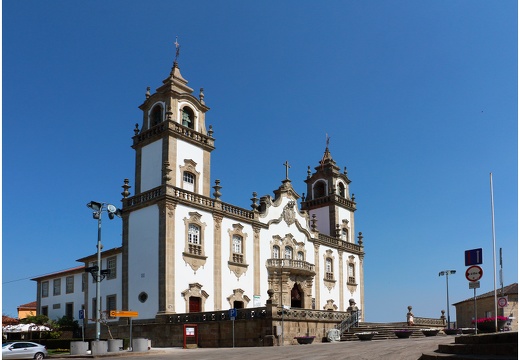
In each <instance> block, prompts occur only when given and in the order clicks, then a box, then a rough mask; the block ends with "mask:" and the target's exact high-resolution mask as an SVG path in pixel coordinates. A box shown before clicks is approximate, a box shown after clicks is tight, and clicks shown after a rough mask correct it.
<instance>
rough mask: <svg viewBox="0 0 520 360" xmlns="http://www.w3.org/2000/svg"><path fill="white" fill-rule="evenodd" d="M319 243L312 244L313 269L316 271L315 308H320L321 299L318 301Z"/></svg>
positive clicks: (319, 282) (319, 277) (319, 276)
mask: <svg viewBox="0 0 520 360" xmlns="http://www.w3.org/2000/svg"><path fill="white" fill-rule="evenodd" d="M319 250H320V245H319V244H314V270H315V271H316V275H315V276H314V279H316V281H315V282H314V284H315V286H316V309H321V301H320V287H321V273H320V256H319V254H320V251H319Z"/></svg>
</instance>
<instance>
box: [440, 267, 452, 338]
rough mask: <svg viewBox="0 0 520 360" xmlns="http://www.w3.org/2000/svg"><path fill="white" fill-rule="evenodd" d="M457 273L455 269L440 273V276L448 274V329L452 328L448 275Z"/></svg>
mask: <svg viewBox="0 0 520 360" xmlns="http://www.w3.org/2000/svg"><path fill="white" fill-rule="evenodd" d="M455 273H456V271H455V270H445V271H441V272H440V273H439V276H444V275H446V310H448V329H451V325H450V293H449V290H448V275H453V274H455Z"/></svg>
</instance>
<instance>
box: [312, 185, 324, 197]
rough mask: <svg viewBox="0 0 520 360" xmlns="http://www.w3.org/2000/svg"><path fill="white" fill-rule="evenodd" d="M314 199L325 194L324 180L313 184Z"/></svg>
mask: <svg viewBox="0 0 520 360" xmlns="http://www.w3.org/2000/svg"><path fill="white" fill-rule="evenodd" d="M313 190H314V199H317V198H320V197H323V196H325V194H326V193H325V182H324V181H318V182H317V183H316V184H314V188H313Z"/></svg>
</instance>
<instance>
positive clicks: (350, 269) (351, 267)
mask: <svg viewBox="0 0 520 360" xmlns="http://www.w3.org/2000/svg"><path fill="white" fill-rule="evenodd" d="M348 283H349V284H355V283H356V273H355V271H354V264H348Z"/></svg>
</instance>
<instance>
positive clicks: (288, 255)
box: [285, 246, 293, 259]
mask: <svg viewBox="0 0 520 360" xmlns="http://www.w3.org/2000/svg"><path fill="white" fill-rule="evenodd" d="M292 254H293V249H292V247H290V246H286V247H285V258H286V259H292V257H293V255H292Z"/></svg>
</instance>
